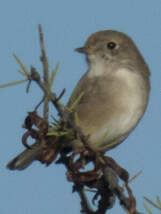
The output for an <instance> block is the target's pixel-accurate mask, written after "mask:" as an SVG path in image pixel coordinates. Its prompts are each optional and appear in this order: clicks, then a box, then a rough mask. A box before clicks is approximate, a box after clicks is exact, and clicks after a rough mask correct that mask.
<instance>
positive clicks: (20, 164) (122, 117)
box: [7, 30, 150, 170]
mask: <svg viewBox="0 0 161 214" xmlns="http://www.w3.org/2000/svg"><path fill="white" fill-rule="evenodd" d="M76 51H78V52H80V53H84V54H85V55H86V57H87V62H88V71H87V72H86V73H85V74H84V75H83V77H82V78H81V79H80V81H79V82H78V84H77V86H76V88H75V89H74V92H73V94H72V96H71V98H70V100H69V102H68V106H70V105H71V104H72V102H73V100H75V99H76V98H77V97H78V96H79V95H80V93H82V92H83V96H82V99H81V100H80V102H79V104H78V105H77V106H76V109H75V110H76V112H77V115H78V118H79V126H80V128H81V129H82V131H83V133H84V135H89V136H90V137H89V144H90V146H91V147H92V148H93V150H95V151H103V152H105V151H107V150H109V149H111V148H113V147H115V146H117V145H118V144H120V143H121V142H122V141H123V140H124V139H125V138H126V137H127V136H128V135H129V134H130V133H131V131H132V130H133V129H134V128H135V127H136V125H137V124H138V122H139V120H140V119H141V118H142V116H143V114H144V112H145V110H146V107H147V104H148V99H149V92H150V80H149V76H150V72H149V69H148V66H147V64H146V63H145V61H144V59H143V57H142V55H141V53H140V52H139V50H138V49H137V47H136V45H135V44H134V42H133V41H132V40H131V39H130V38H129V37H128V36H127V35H126V34H124V33H121V32H118V31H113V30H105V31H100V32H96V33H94V34H92V35H91V36H90V37H89V38H88V40H87V42H86V43H85V45H84V46H83V47H81V48H77V49H76ZM72 146H73V147H76V148H77V147H79V146H81V144H80V143H78V142H75V141H74V142H72ZM38 151H39V149H38V145H36V146H33V149H31V150H26V151H24V152H23V153H22V154H20V155H19V156H17V157H16V158H15V159H13V160H12V161H11V162H10V163H9V164H8V165H7V167H8V168H9V169H19V170H21V169H24V168H26V167H27V166H28V165H29V164H30V163H31V162H32V161H33V160H35V159H36V157H37V152H38Z"/></svg>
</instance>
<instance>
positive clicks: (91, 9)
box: [0, 0, 161, 214]
mask: <svg viewBox="0 0 161 214" xmlns="http://www.w3.org/2000/svg"><path fill="white" fill-rule="evenodd" d="M39 23H40V24H42V26H43V30H44V35H45V43H46V48H47V54H48V57H49V61H50V67H51V68H53V67H54V66H55V65H56V62H58V61H59V62H60V67H59V72H58V74H57V78H56V83H55V88H54V90H55V91H56V92H57V93H60V92H61V90H62V89H63V88H66V90H67V92H66V94H65V96H64V97H63V102H64V103H65V102H66V101H67V100H68V98H69V96H70V94H71V92H72V90H73V88H74V86H75V84H76V83H77V81H78V80H79V78H80V77H81V75H82V74H83V73H84V72H85V71H86V70H87V65H86V63H85V60H84V56H83V55H80V54H78V53H76V52H74V48H76V47H80V46H82V45H83V44H84V42H85V40H86V39H87V37H88V36H89V35H90V34H91V33H93V32H96V31H99V30H105V29H115V30H118V31H122V32H125V33H127V34H128V35H129V36H131V37H132V38H133V40H134V41H135V43H136V44H137V46H138V47H139V49H140V51H141V52H142V54H143V56H144V58H145V60H146V61H147V63H148V64H149V67H150V70H151V73H152V75H151V84H152V91H151V96H150V103H149V106H148V109H147V111H146V114H145V116H144V118H143V120H142V121H141V122H140V124H139V125H138V126H137V128H136V129H135V131H134V132H133V133H132V134H131V135H130V137H128V139H127V140H126V141H125V142H124V143H123V144H121V145H120V146H118V147H117V148H116V149H114V150H112V151H110V152H109V155H111V156H112V157H113V158H114V159H115V160H116V161H117V162H118V163H119V164H120V165H121V166H123V167H124V168H126V169H127V170H128V171H129V172H130V175H131V176H133V175H134V174H136V173H137V172H138V171H139V170H143V173H142V174H141V175H140V176H139V177H138V178H137V179H136V180H135V181H134V182H133V183H132V184H131V187H132V189H133V192H134V194H135V196H136V199H137V204H138V209H139V210H141V211H142V212H143V211H144V208H143V196H147V197H149V198H151V199H153V200H155V199H156V196H157V195H159V196H160V197H161V185H160V180H161V1H160V0H155V1H154V0H148V1H147V0H142V1H140V0H135V1H134V0H123V1H118V0H100V1H96V0H95V1H94V0H81V1H78V0H77V1H76V0H69V1H66V0H46V1H40V0H39V1H38V0H28V1H24V0H21V1H20V0H14V1H9V0H5V1H4V0H1V1H0V56H1V62H0V70H1V71H0V73H1V77H0V84H2V83H6V82H9V81H13V80H20V79H22V76H21V75H20V74H19V73H18V72H17V70H18V69H19V66H18V64H17V63H16V61H15V60H14V58H13V56H12V54H13V53H15V54H16V55H17V56H18V57H20V58H21V60H22V61H23V62H24V64H25V65H26V66H27V67H28V68H30V65H31V64H32V65H34V66H36V67H37V68H38V69H39V70H40V69H41V64H40V61H39V56H40V47H39V39H38V24H39ZM25 87H26V85H25V84H23V85H18V86H14V87H10V88H5V89H0V99H1V105H0V133H1V134H0V142H1V144H0V145H1V149H0V213H1V214H9V213H16V214H50V213H61V214H63V213H66V214H76V213H79V211H80V204H79V198H78V196H77V195H76V193H75V194H72V185H71V183H68V182H67V181H66V177H65V168H64V167H63V166H57V165H55V164H52V165H50V166H49V167H45V166H44V165H41V164H40V163H39V162H35V163H34V164H33V165H32V166H31V167H29V168H28V169H26V170H25V171H21V172H19V171H14V172H13V171H9V170H7V169H6V168H5V165H6V164H7V162H8V161H9V160H10V159H11V158H13V157H14V156H15V155H16V154H18V153H19V152H21V151H22V150H23V149H24V148H23V146H22V145H21V136H22V134H23V133H24V130H23V129H22V128H21V125H22V123H23V120H24V118H25V117H26V112H28V111H32V110H33V108H34V106H35V105H36V104H37V103H38V102H39V100H40V98H41V93H40V90H39V89H38V87H37V86H36V85H35V84H32V87H31V90H30V94H26V93H25ZM109 213H111V214H114V213H119V214H123V213H124V212H123V210H121V208H120V207H119V206H118V205H116V206H115V208H114V209H113V210H111V211H109ZM154 213H157V212H156V210H155V211H154Z"/></svg>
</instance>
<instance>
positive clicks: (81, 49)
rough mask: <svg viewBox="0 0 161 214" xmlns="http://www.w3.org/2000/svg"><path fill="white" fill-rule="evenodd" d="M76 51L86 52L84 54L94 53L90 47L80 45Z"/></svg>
mask: <svg viewBox="0 0 161 214" xmlns="http://www.w3.org/2000/svg"><path fill="white" fill-rule="evenodd" d="M75 51H77V52H79V53H84V54H93V53H94V50H93V49H91V48H89V47H86V46H84V47H80V48H76V49H75Z"/></svg>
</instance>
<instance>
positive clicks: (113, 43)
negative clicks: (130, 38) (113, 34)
mask: <svg viewBox="0 0 161 214" xmlns="http://www.w3.org/2000/svg"><path fill="white" fill-rule="evenodd" d="M115 47H116V43H115V42H108V43H107V48H108V49H110V50H112V49H114V48H115Z"/></svg>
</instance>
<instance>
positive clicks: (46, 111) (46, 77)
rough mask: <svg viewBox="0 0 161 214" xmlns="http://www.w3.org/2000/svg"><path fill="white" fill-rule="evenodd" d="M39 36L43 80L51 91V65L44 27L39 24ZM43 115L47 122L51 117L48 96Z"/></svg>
mask: <svg viewBox="0 0 161 214" xmlns="http://www.w3.org/2000/svg"><path fill="white" fill-rule="evenodd" d="M39 36H40V46H41V57H40V60H41V61H42V64H43V79H44V84H45V86H46V88H48V89H49V65H48V59H47V56H46V51H45V45H44V37H43V31H42V27H41V25H40V24H39ZM43 114H44V119H46V121H47V120H48V116H49V99H48V96H46V97H45V100H44V113H43Z"/></svg>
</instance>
